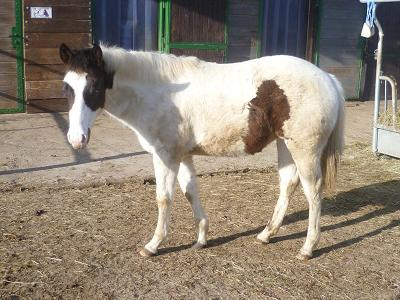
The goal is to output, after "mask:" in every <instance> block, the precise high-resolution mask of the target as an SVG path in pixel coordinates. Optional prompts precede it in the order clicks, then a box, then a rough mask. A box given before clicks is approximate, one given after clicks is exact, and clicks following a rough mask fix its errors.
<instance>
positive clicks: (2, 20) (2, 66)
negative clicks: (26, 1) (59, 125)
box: [0, 0, 18, 109]
mask: <svg viewBox="0 0 400 300" xmlns="http://www.w3.org/2000/svg"><path fill="white" fill-rule="evenodd" d="M14 25H15V12H14V0H1V1H0V109H9V108H16V107H17V104H18V103H17V102H18V96H17V90H18V89H17V75H16V73H17V63H16V59H15V55H16V53H15V49H14V48H13V47H12V41H11V38H10V37H9V35H10V34H11V28H12V27H13V26H14Z"/></svg>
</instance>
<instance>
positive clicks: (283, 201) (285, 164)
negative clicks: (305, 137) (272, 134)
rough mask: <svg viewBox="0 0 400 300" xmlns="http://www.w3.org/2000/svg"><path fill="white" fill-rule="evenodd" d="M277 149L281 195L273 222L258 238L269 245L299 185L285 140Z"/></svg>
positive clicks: (278, 142) (278, 143)
mask: <svg viewBox="0 0 400 300" xmlns="http://www.w3.org/2000/svg"><path fill="white" fill-rule="evenodd" d="M277 149H278V169H279V188H280V193H279V198H278V202H277V203H276V206H275V209H274V214H273V215H272V218H271V221H270V222H269V224H268V225H267V226H266V227H265V229H264V230H263V231H262V232H261V233H260V234H259V235H258V236H257V239H259V240H260V241H262V242H263V243H268V242H269V239H270V238H271V236H273V235H275V234H276V233H277V232H278V230H279V228H280V226H281V224H282V221H283V218H284V216H285V213H286V209H287V207H288V204H289V197H290V195H291V194H292V193H293V192H294V190H295V189H296V187H297V185H298V183H299V175H298V173H297V167H296V165H295V163H294V161H293V158H292V155H291V154H290V152H289V150H288V148H287V147H286V145H285V142H284V141H283V140H281V139H278V140H277Z"/></svg>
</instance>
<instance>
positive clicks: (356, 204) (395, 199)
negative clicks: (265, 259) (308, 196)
mask: <svg viewBox="0 0 400 300" xmlns="http://www.w3.org/2000/svg"><path fill="white" fill-rule="evenodd" d="M399 195H400V180H391V181H387V182H383V183H376V184H372V185H367V186H364V187H360V188H355V189H351V190H349V191H345V192H341V193H339V194H338V195H336V196H335V197H333V198H326V199H324V200H323V205H322V215H329V216H333V217H339V216H344V215H349V214H351V213H354V212H357V211H359V210H360V209H362V208H363V207H366V206H375V207H377V208H376V209H375V210H373V211H371V212H368V213H366V214H364V215H362V216H359V217H355V218H351V219H348V220H345V221H341V222H339V223H336V224H331V225H326V226H322V227H321V231H322V232H324V231H330V230H335V229H339V228H343V227H347V226H352V225H356V224H358V223H361V222H365V221H368V220H371V219H373V218H376V217H380V216H384V215H387V214H391V213H394V212H396V211H400V196H399ZM307 218H308V210H302V211H299V212H295V213H292V214H290V215H288V216H286V217H285V220H284V222H283V225H287V224H290V223H295V222H298V221H301V220H305V219H307ZM399 225H400V220H398V219H396V220H392V221H391V222H390V223H389V224H384V225H383V226H381V227H380V228H377V229H375V230H373V231H370V232H368V233H366V234H362V235H359V236H355V237H353V238H351V239H348V240H345V241H341V242H339V243H337V244H334V245H330V246H327V247H324V248H321V249H317V250H316V251H315V253H314V257H318V256H320V255H322V254H325V253H329V252H331V251H333V250H337V249H340V248H345V247H348V246H351V245H353V244H356V243H359V242H361V241H362V240H364V239H365V238H369V237H373V236H376V235H379V234H380V233H382V232H383V231H386V230H389V229H392V228H395V227H398V226H399ZM264 227H265V225H262V226H258V227H257V228H254V229H251V230H247V231H243V232H238V233H234V234H231V235H228V236H223V237H218V238H215V239H211V240H209V241H208V246H207V247H218V246H221V245H224V244H226V243H230V242H232V241H234V240H236V239H239V238H241V237H246V236H250V235H255V234H257V233H259V232H260V231H261V230H263V229H264ZM306 235H307V231H306V230H305V231H302V232H296V233H292V234H288V235H284V236H277V237H273V238H271V241H270V243H275V242H281V241H286V240H291V239H298V238H305V237H306ZM191 246H192V245H191V244H187V245H180V246H176V247H168V248H164V249H160V255H163V254H167V253H170V252H177V251H182V250H186V249H188V248H190V247H191Z"/></svg>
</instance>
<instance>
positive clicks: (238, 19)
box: [227, 0, 261, 62]
mask: <svg viewBox="0 0 400 300" xmlns="http://www.w3.org/2000/svg"><path fill="white" fill-rule="evenodd" d="M260 13H261V12H260V1H259V0H231V1H230V7H229V15H228V57H227V61H228V62H238V61H244V60H248V59H252V58H256V57H257V45H258V37H259V32H258V28H259V20H260Z"/></svg>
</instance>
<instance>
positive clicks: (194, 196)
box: [178, 157, 208, 248]
mask: <svg viewBox="0 0 400 300" xmlns="http://www.w3.org/2000/svg"><path fill="white" fill-rule="evenodd" d="M178 181H179V185H180V187H181V190H182V192H183V194H184V195H185V197H186V199H187V200H188V201H189V203H190V205H191V206H192V210H193V215H194V218H195V221H196V225H197V226H198V238H197V243H196V244H195V245H194V246H193V247H194V248H202V247H204V246H205V245H206V244H207V232H208V218H207V215H206V213H205V212H204V209H203V207H202V206H201V203H200V200H199V193H198V190H197V180H196V171H195V169H194V165H193V160H192V157H188V158H186V159H185V160H183V161H182V162H181V164H180V166H179V172H178Z"/></svg>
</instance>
